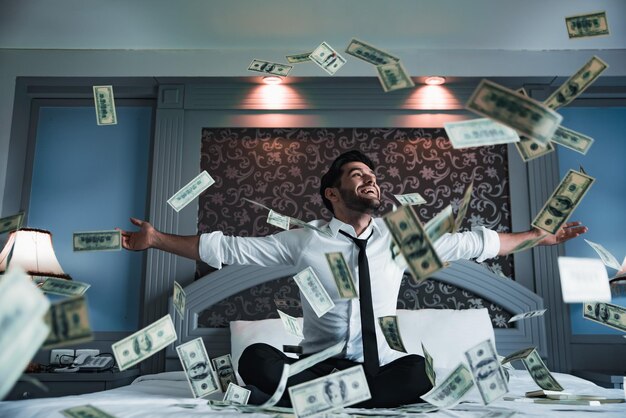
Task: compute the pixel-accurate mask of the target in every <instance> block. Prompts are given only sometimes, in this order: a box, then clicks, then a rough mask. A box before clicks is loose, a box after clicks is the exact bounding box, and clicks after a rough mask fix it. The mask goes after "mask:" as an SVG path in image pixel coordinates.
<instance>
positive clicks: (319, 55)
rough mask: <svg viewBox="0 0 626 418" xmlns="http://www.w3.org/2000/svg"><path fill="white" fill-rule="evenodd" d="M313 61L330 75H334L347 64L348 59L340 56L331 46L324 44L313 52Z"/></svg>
mask: <svg viewBox="0 0 626 418" xmlns="http://www.w3.org/2000/svg"><path fill="white" fill-rule="evenodd" d="M310 57H311V60H312V61H313V62H314V63H316V64H317V65H319V66H320V67H321V68H322V69H323V70H324V71H326V72H327V73H328V74H330V75H334V74H335V73H336V72H337V70H339V69H340V68H341V67H343V65H344V64H345V63H346V59H345V58H344V57H342V56H341V55H339V54H338V53H337V51H335V50H334V49H333V48H332V47H331V46H330V45H328V44H327V43H326V42H322V43H321V44H320V46H318V47H317V48H315V49H314V50H313V52H311V55H310Z"/></svg>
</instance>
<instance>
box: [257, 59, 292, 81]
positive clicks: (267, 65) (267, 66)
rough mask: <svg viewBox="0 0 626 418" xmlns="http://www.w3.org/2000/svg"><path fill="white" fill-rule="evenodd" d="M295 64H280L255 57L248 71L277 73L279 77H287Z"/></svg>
mask: <svg viewBox="0 0 626 418" xmlns="http://www.w3.org/2000/svg"><path fill="white" fill-rule="evenodd" d="M292 68H293V65H287V64H279V63H277V62H270V61H263V60H257V59H254V60H252V62H251V63H250V65H249V66H248V71H256V72H259V73H265V74H272V75H277V76H279V77H287V76H288V75H289V71H291V69H292Z"/></svg>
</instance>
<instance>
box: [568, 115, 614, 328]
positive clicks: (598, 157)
mask: <svg viewBox="0 0 626 418" xmlns="http://www.w3.org/2000/svg"><path fill="white" fill-rule="evenodd" d="M559 113H561V114H562V115H563V122H562V123H563V126H565V127H567V128H570V129H573V130H575V131H577V132H580V133H583V134H585V135H587V136H590V137H592V138H593V139H594V140H595V142H594V143H593V145H592V146H591V148H590V149H589V151H588V152H587V155H582V154H579V153H577V152H575V151H572V150H570V149H568V148H564V147H560V146H559V147H558V153H559V167H560V171H561V178H562V177H563V176H564V175H565V173H566V172H567V170H569V169H570V168H572V169H575V170H578V167H579V165H582V166H583V167H584V169H585V171H586V172H587V174H589V175H590V176H592V177H595V178H596V181H595V183H594V184H593V186H592V187H591V189H590V190H589V192H587V195H586V196H585V198H584V199H583V201H582V203H581V205H580V206H579V207H578V208H577V209H576V211H575V212H574V214H573V215H572V217H571V218H570V220H580V221H582V222H583V223H584V224H585V225H587V227H589V232H587V234H585V238H586V239H588V240H589V241H593V242H597V243H598V244H601V245H603V246H604V247H605V248H606V249H607V250H609V251H610V252H611V253H612V254H613V255H614V256H615V258H617V260H618V261H619V262H620V264H621V262H622V260H623V259H624V256H626V239H625V238H624V237H626V216H624V214H625V213H626V170H625V167H626V165H625V162H626V108H624V107H613V108H611V107H609V108H581V107H569V108H564V109H559ZM565 253H566V255H567V256H570V257H588V258H598V259H599V256H598V255H597V253H596V252H595V251H594V250H593V249H592V248H591V247H590V246H589V245H588V244H587V243H586V242H585V241H583V239H582V238H578V239H575V240H571V241H569V242H567V243H566V244H565ZM607 272H608V275H609V277H612V276H614V275H615V273H616V271H615V270H613V269H611V268H608V267H607ZM612 303H614V304H617V305H621V306H626V294H623V295H620V296H617V297H616V296H615V295H614V296H613V302H612ZM570 315H571V317H572V320H571V323H572V333H573V334H622V333H621V332H619V331H617V330H613V329H612V328H608V327H605V326H602V325H599V324H596V323H595V322H592V321H588V320H585V319H583V318H582V304H579V303H578V304H572V305H570Z"/></svg>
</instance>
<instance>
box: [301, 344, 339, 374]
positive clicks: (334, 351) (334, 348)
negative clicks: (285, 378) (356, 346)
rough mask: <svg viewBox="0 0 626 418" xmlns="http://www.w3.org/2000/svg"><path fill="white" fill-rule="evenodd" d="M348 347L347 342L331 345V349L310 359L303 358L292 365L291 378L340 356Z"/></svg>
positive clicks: (311, 356) (313, 355)
mask: <svg viewBox="0 0 626 418" xmlns="http://www.w3.org/2000/svg"><path fill="white" fill-rule="evenodd" d="M345 346H346V343H345V341H340V342H338V343H337V344H334V345H331V346H330V347H328V348H326V349H324V350H322V351H320V352H317V353H315V354H312V355H310V356H308V357H305V358H303V359H302V360H298V361H297V362H295V363H293V364H291V365H290V366H289V367H290V369H289V376H295V375H297V374H298V373H300V372H301V371H303V370H306V369H308V368H310V367H313V366H315V365H316V364H318V363H321V362H322V361H324V360H326V359H329V358H331V357H335V356H338V355H339V354H340V353H341V352H342V351H343V348H344V347H345Z"/></svg>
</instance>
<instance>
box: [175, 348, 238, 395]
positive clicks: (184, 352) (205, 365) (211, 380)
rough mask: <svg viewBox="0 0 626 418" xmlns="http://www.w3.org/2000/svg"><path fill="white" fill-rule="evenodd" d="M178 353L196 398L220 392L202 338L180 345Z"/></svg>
mask: <svg viewBox="0 0 626 418" xmlns="http://www.w3.org/2000/svg"><path fill="white" fill-rule="evenodd" d="M176 352H177V353H178V357H179V358H180V362H181V363H182V365H183V370H184V371H185V376H186V377H187V382H189V386H190V387H191V393H192V394H193V397H194V398H203V397H205V396H207V395H209V394H211V393H213V392H217V391H218V390H220V388H219V386H218V384H217V379H216V378H215V375H214V374H213V368H212V367H211V360H210V359H209V355H208V354H207V352H206V349H205V348H204V343H203V342H202V338H196V339H194V340H191V341H189V342H186V343H185V344H182V345H179V346H178V347H176ZM246 401H247V398H246Z"/></svg>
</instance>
